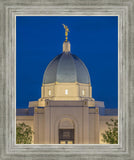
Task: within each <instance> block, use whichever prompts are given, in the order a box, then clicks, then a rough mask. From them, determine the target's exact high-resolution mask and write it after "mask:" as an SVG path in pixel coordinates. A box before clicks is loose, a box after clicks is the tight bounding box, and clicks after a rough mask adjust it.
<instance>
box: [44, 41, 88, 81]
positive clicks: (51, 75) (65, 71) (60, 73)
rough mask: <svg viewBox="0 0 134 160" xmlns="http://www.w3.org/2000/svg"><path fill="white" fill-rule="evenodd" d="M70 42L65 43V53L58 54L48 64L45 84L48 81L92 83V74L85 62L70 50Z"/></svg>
mask: <svg viewBox="0 0 134 160" xmlns="http://www.w3.org/2000/svg"><path fill="white" fill-rule="evenodd" d="M69 45H70V43H68V44H67V42H64V43H63V53H61V54H60V55H58V56H56V57H55V58H54V59H53V60H52V61H51V62H50V63H49V64H48V66H47V68H46V70H45V73H44V76H43V84H48V83H54V82H59V83H73V82H78V83H85V84H89V83H90V76H89V72H88V69H87V67H86V66H85V64H84V63H83V62H82V61H81V60H80V59H79V58H78V57H77V56H75V55H74V54H71V52H70V48H68V47H70V46H69ZM64 47H65V48H64Z"/></svg>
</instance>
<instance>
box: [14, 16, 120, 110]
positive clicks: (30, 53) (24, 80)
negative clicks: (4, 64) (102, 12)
mask: <svg viewBox="0 0 134 160" xmlns="http://www.w3.org/2000/svg"><path fill="white" fill-rule="evenodd" d="M62 24H65V25H67V26H68V27H69V30H70V32H69V36H68V37H69V38H68V39H69V41H70V43H71V52H72V54H75V55H76V56H78V57H79V58H80V59H81V60H82V61H83V62H84V63H85V65H86V66H87V68H88V71H89V74H90V78H91V85H92V96H93V98H95V100H97V101H104V103H105V106H106V108H117V107H118V17H117V16H114V17H113V16H97V17H95V16H80V17H79V16H59V17H56V16H53V17H51V16H41V17H38V16H36V17H29V16H21V17H19V16H18V17H17V18H16V46H17V47H16V82H17V85H16V104H17V108H27V107H28V103H29V101H36V100H38V99H39V98H40V97H41V85H42V80H43V74H44V71H45V69H46V67H47V65H48V64H49V62H50V61H51V60H52V59H53V58H54V57H55V56H57V55H58V54H60V53H62V44H63V42H64V40H65V31H64V28H63V26H62Z"/></svg>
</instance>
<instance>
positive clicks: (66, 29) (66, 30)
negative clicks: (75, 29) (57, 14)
mask: <svg viewBox="0 0 134 160" xmlns="http://www.w3.org/2000/svg"><path fill="white" fill-rule="evenodd" d="M62 25H63V26H64V28H65V36H66V38H65V39H66V40H65V41H66V42H67V40H68V32H70V31H69V28H68V27H67V26H66V25H65V24H62Z"/></svg>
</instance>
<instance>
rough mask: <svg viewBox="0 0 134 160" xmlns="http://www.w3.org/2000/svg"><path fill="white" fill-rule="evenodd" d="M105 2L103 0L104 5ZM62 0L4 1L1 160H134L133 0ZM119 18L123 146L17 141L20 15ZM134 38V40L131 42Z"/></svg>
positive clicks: (0, 40) (0, 6)
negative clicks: (17, 75) (17, 18)
mask: <svg viewBox="0 0 134 160" xmlns="http://www.w3.org/2000/svg"><path fill="white" fill-rule="evenodd" d="M102 2H103V3H102ZM102 2H101V1H100V2H99V1H97V0H94V1H92V0H88V1H86V0H83V1H77V0H68V1H66V0H63V1H53V2H49V0H44V1H40V2H38V1H36V0H35V1H34V0H33V1H30V0H26V1H25V2H23V1H22V0H20V2H17V1H15V0H7V1H6V2H5V3H4V1H2V0H1V1H0V9H1V29H0V35H2V36H1V38H0V44H1V46H2V47H1V48H0V56H1V57H2V58H1V63H0V65H1V71H0V75H1V79H0V87H1V88H2V90H1V91H0V95H1V97H0V98H1V105H0V106H1V113H0V131H1V132H0V133H1V134H0V142H1V143H0V153H1V154H0V156H1V159H13V160H14V159H29V160H31V159H32V160H33V159H71V160H72V159H113V158H116V159H124V160H126V159H134V146H133V143H134V140H133V137H132V136H133V131H134V126H133V125H132V124H133V122H134V118H133V114H134V110H133V105H132V104H134V100H133V90H132V89H133V83H132V82H133V80H134V76H133V74H132V73H133V72H132V71H133V69H132V66H133V63H132V62H133V58H132V57H133V55H132V53H133V52H132V51H134V48H133V46H132V45H133V43H134V39H132V38H133V37H132V36H133V35H132V33H133V31H132V29H134V28H133V26H134V25H133V21H134V20H133V19H132V18H133V11H134V9H133V8H132V6H133V0H132V1H129V0H128V1H120V0H110V1H107V0H104V1H102ZM17 15H19V16H21V15H22V16H23V15H29V16H30V15H32V16H33V15H36V16H38V15H46V16H47V15H51V16H52V15H55V16H58V15H62V16H66V15H68V16H72V15H81V16H95V15H96V16H99V15H106V16H115V15H116V16H118V29H119V32H118V36H119V38H118V57H119V58H118V69H119V72H118V92H119V96H118V106H119V114H118V116H119V144H117V145H112V144H111V145H102V144H99V145H96V144H93V145H90V144H88V145H84V144H78V145H77V144H73V145H58V144H53V145H35V144H34V145H16V144H15V120H16V118H15V117H16V100H15V95H16V79H15V77H16V46H15V43H16V39H15V33H16V23H15V22H16V21H15V20H16V16H17ZM132 42H133V43H132Z"/></svg>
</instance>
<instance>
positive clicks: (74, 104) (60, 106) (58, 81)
mask: <svg viewBox="0 0 134 160" xmlns="http://www.w3.org/2000/svg"><path fill="white" fill-rule="evenodd" d="M103 112H104V113H103ZM111 118H114V119H117V118H118V117H117V110H112V109H111V110H110V109H109V110H106V109H105V106H104V102H101V101H95V99H94V98H92V86H91V81H90V76H89V73H88V69H87V68H86V66H85V64H84V63H83V62H82V61H81V60H80V59H79V58H78V57H77V56H75V55H73V54H71V51H70V42H69V41H68V40H66V41H64V43H63V53H62V54H60V55H58V56H56V57H55V58H54V59H53V60H52V61H51V62H50V63H49V65H48V66H47V68H46V70H45V73H44V76H43V83H42V87H41V98H40V99H38V100H37V101H32V102H29V106H28V109H17V116H16V121H17V123H21V122H24V123H26V124H29V125H30V126H31V127H32V129H33V131H34V134H33V143H34V144H99V143H103V142H102V141H101V140H102V137H101V133H102V132H104V131H105V129H106V128H107V126H106V124H105V123H106V121H109V120H110V119H111Z"/></svg>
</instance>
